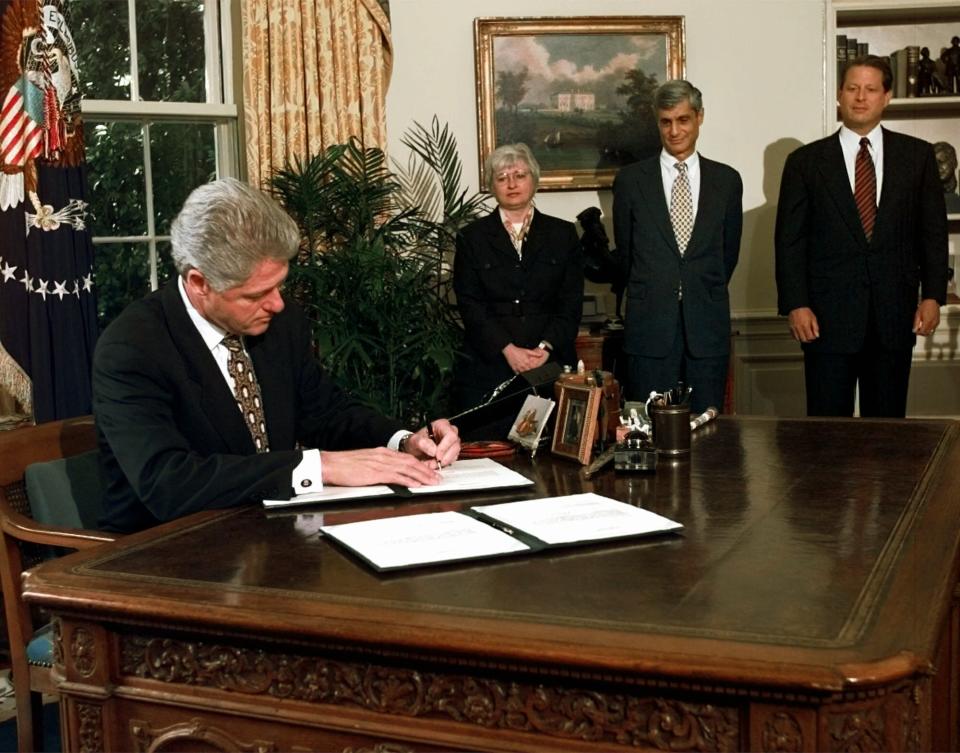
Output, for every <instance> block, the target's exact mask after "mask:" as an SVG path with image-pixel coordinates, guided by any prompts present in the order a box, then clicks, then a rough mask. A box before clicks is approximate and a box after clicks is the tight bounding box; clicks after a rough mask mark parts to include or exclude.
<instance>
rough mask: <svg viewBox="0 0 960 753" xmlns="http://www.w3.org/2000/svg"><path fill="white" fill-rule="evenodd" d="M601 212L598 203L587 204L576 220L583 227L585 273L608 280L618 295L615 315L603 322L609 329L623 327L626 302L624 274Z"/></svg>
mask: <svg viewBox="0 0 960 753" xmlns="http://www.w3.org/2000/svg"><path fill="white" fill-rule="evenodd" d="M601 217H602V213H601V212H600V210H599V209H598V208H597V207H587V208H586V209H584V210H583V211H582V212H580V214H578V215H577V221H578V222H579V223H580V227H582V228H583V235H581V236H580V248H581V250H582V251H583V274H584V277H586V278H587V279H588V280H590V282H606V283H609V284H610V289H611V290H612V291H613V294H614V295H615V296H616V299H617V305H616V309H615V310H614V314H613V318H611V319H608V320H607V321H606V322H604V325H603V326H604V327H605V328H606V329H608V330H618V329H623V319H622V317H621V313H620V309H621V306H622V305H623V291H624V288H625V279H626V278H625V275H623V274H621V273H620V270H619V269H618V267H617V263H616V261H615V259H614V255H613V252H611V251H610V239H609V238H608V237H607V231H606V230H605V229H604V227H603V222H601V220H600V218H601Z"/></svg>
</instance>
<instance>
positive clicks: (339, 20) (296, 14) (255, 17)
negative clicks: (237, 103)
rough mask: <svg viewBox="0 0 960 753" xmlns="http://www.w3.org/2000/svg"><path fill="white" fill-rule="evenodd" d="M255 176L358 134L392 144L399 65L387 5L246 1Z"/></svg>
mask: <svg viewBox="0 0 960 753" xmlns="http://www.w3.org/2000/svg"><path fill="white" fill-rule="evenodd" d="M241 18H242V23H243V95H244V127H245V130H246V134H245V136H246V156H247V170H248V175H249V180H250V182H251V183H252V184H253V185H259V186H265V185H266V184H267V182H268V181H269V178H270V176H271V175H272V174H273V172H274V171H275V170H277V169H278V168H281V167H283V166H284V165H285V164H286V163H287V162H288V161H292V160H293V158H294V157H295V156H299V157H300V158H301V159H303V158H306V157H307V156H309V155H311V154H316V153H317V152H319V151H321V150H323V149H325V148H326V147H328V146H330V145H331V144H339V143H343V142H345V141H347V140H349V138H350V137H351V136H356V137H357V138H359V139H360V140H361V141H363V143H364V145H366V146H368V147H374V146H375V147H380V148H385V147H386V140H387V128H386V117H385V112H384V109H385V98H386V93H387V84H388V83H389V80H390V71H391V68H392V62H393V53H392V49H391V46H390V21H389V19H388V18H387V15H386V13H384V11H383V8H381V6H380V4H379V3H378V2H377V0H242V5H241Z"/></svg>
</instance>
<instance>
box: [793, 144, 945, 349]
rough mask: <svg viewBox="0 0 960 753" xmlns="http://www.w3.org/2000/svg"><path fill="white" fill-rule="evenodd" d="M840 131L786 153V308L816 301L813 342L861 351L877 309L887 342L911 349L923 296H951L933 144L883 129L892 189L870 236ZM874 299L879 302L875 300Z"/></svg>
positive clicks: (887, 188) (886, 185) (886, 181)
mask: <svg viewBox="0 0 960 753" xmlns="http://www.w3.org/2000/svg"><path fill="white" fill-rule="evenodd" d="M838 134H839V132H837V133H835V134H833V135H832V136H828V137H827V138H825V139H821V140H819V141H815V142H813V143H812V144H807V145H806V146H802V147H800V148H799V149H797V150H796V151H795V152H793V154H791V155H790V156H789V157H788V158H787V162H786V165H785V166H784V168H783V179H782V182H781V185H780V201H779V205H778V207H777V229H776V254H777V293H778V298H779V300H778V308H779V311H780V313H781V314H783V315H787V314H789V313H790V312H791V311H792V310H793V309H795V308H800V307H805V306H808V307H810V308H811V309H812V310H813V313H814V314H816V316H817V320H818V323H819V326H820V337H819V339H817V340H815V341H813V342H812V343H807V344H806V345H804V348H806V349H808V350H811V351H816V352H821V353H855V352H857V351H859V350H860V349H861V348H862V347H863V344H864V339H865V337H866V334H867V325H868V321H869V313H870V308H871V305H872V306H873V310H874V321H875V326H876V334H877V336H878V337H879V340H880V342H881V343H883V344H884V345H885V346H886V347H888V348H890V349H892V350H897V349H902V348H910V347H912V346H913V344H914V343H915V342H916V337H915V335H914V334H913V332H912V329H913V316H914V313H915V312H916V309H917V288H918V286H919V288H920V294H921V296H922V297H923V298H933V299H936V300H937V301H939V302H940V303H941V304H942V303H944V302H945V300H946V293H947V220H946V209H945V208H944V203H943V188H942V186H941V185H940V180H939V178H938V174H937V164H936V160H935V159H934V156H933V148H932V147H931V146H930V144H928V143H927V142H925V141H921V140H919V139H915V138H913V137H911V136H905V135H903V134H900V133H895V132H893V131H888V130H887V129H886V128H884V129H883V186H882V188H881V193H880V204H879V206H878V208H877V219H876V223H875V225H874V230H873V237H872V239H871V240H870V242H867V238H866V236H865V235H864V233H863V226H862V225H861V224H860V216H859V214H857V207H856V204H855V203H854V200H853V191H852V190H851V189H850V180H849V178H848V177H847V171H846V168H845V167H844V163H843V152H842V150H841V147H840V137H839V135H838ZM871 302H872V304H871Z"/></svg>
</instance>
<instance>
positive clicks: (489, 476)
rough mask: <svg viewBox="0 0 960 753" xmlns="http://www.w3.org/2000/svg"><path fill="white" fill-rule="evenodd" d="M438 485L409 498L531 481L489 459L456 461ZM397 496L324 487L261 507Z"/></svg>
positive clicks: (380, 488) (382, 489) (382, 488)
mask: <svg viewBox="0 0 960 753" xmlns="http://www.w3.org/2000/svg"><path fill="white" fill-rule="evenodd" d="M440 476H441V477H442V478H441V480H440V483H438V484H432V485H431V486H416V487H411V488H409V489H407V491H409V492H410V494H418V495H419V494H444V493H456V492H470V491H482V490H484V489H506V488H510V487H515V486H530V485H532V484H533V481H531V480H530V479H528V478H527V477H526V476H524V475H523V474H522V473H517V472H516V471H511V470H510V469H509V468H507V467H506V466H504V465H501V464H500V463H498V462H497V461H496V460H492V459H491V458H476V459H471V460H457V461H456V462H454V463H452V464H451V465H448V466H447V467H446V468H444V469H443V470H442V471H440ZM395 494H396V492H395V491H394V490H393V489H391V488H390V487H389V486H386V485H385V484H378V485H376V486H331V485H329V484H328V485H325V486H324V487H323V489H321V490H320V491H318V492H305V493H303V494H295V495H294V496H293V497H291V498H290V499H265V500H263V505H264V507H290V506H292V505H308V504H322V503H324V502H340V501H344V500H350V499H364V498H366V497H389V496H392V495H395Z"/></svg>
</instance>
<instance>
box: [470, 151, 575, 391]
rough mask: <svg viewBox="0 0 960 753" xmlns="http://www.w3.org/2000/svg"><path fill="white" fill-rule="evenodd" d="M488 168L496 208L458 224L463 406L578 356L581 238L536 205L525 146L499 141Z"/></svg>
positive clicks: (536, 169) (534, 175) (536, 177)
mask: <svg viewBox="0 0 960 753" xmlns="http://www.w3.org/2000/svg"><path fill="white" fill-rule="evenodd" d="M485 175H486V176H487V180H488V181H489V182H488V185H487V188H488V190H489V191H490V192H491V193H492V194H493V196H494V198H495V199H496V200H497V205H498V206H497V208H496V209H495V210H494V211H493V212H491V213H490V214H489V215H487V216H486V217H483V218H481V219H479V220H475V221H474V222H472V223H471V224H469V225H467V226H466V227H465V228H464V229H463V230H462V231H461V232H460V235H459V236H458V237H457V252H456V256H455V257H454V264H453V287H454V290H455V291H456V294H457V305H458V306H459V309H460V314H461V316H462V317H463V324H464V330H465V334H466V337H465V340H466V342H465V344H464V351H465V354H464V358H462V359H461V362H460V363H459V364H458V368H457V372H456V380H455V398H456V400H457V403H458V405H459V408H460V409H466V408H470V407H473V406H475V405H478V404H480V403H481V402H483V401H484V399H486V398H487V397H488V396H489V395H490V393H491V392H492V391H493V390H494V389H496V387H497V386H498V385H500V384H502V383H503V382H505V381H507V380H509V379H510V378H512V377H513V376H514V375H515V374H519V373H520V372H523V371H529V370H530V369H533V368H536V367H538V366H542V365H543V364H544V363H546V362H547V361H548V360H554V361H557V362H558V363H560V364H571V365H572V364H575V363H576V351H575V349H574V341H575V340H576V337H577V329H578V327H579V326H580V315H581V313H582V310H583V261H582V258H581V254H580V242H579V239H578V238H577V233H576V230H575V228H574V226H573V223H570V222H567V221H565V220H561V219H558V218H556V217H550V216H549V215H545V214H542V213H541V212H539V211H537V209H536V208H535V207H534V203H533V196H534V194H535V193H536V191H537V186H538V185H539V181H540V165H539V164H538V163H537V160H536V159H535V158H534V156H533V154H532V153H531V152H530V149H529V148H528V147H527V145H526V144H508V145H505V146H501V147H499V148H497V149H496V150H494V151H493V152H492V153H491V154H490V156H489V157H487V160H486V163H485Z"/></svg>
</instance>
